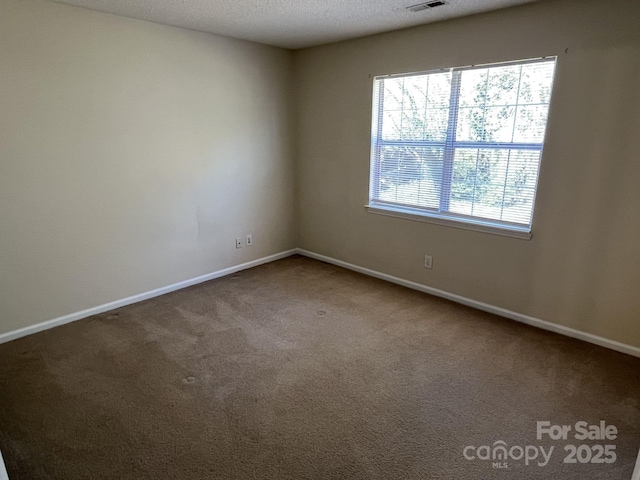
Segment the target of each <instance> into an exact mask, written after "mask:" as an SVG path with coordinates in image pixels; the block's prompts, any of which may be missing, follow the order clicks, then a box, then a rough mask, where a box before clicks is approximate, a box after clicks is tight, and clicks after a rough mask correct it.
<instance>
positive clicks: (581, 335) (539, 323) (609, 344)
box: [296, 248, 640, 480]
mask: <svg viewBox="0 0 640 480" xmlns="http://www.w3.org/2000/svg"><path fill="white" fill-rule="evenodd" d="M296 251H297V253H299V254H300V255H304V256H305V257H309V258H314V259H316V260H320V261H322V262H326V263H331V264H333V265H337V266H339V267H343V268H346V269H349V270H353V271H354V272H358V273H363V274H365V275H369V276H371V277H375V278H379V279H381V280H386V281H388V282H391V283H396V284H398V285H402V286H403V287H408V288H411V289H413V290H418V291H420V292H424V293H428V294H430V295H435V296H436V297H442V298H446V299H447V300H452V301H454V302H456V303H461V304H462V305H467V306H469V307H473V308H477V309H478V310H483V311H485V312H489V313H493V314H495V315H499V316H501V317H506V318H509V319H511V320H516V321H517V322H521V323H526V324H527V325H531V326H534V327H538V328H542V329H544V330H549V331H551V332H555V333H560V334H562V335H566V336H567V337H572V338H577V339H579V340H584V341H585V342H589V343H593V344H595V345H600V346H601V347H606V348H610V349H611V350H616V351H618V352H622V353H626V354H629V355H633V356H634V357H640V348H638V347H634V346H632V345H626V344H624V343H621V342H617V341H615V340H610V339H608V338H604V337H599V336H597V335H592V334H591V333H586V332H582V331H580V330H576V329H573V328H569V327H565V326H562V325H558V324H557V323H552V322H548V321H546V320H541V319H539V318H535V317H530V316H528V315H523V314H521V313H517V312H513V311H511V310H507V309H504V308H500V307H495V306H493V305H489V304H488V303H483V302H479V301H477V300H472V299H470V298H466V297H462V296H460V295H456V294H455V293H449V292H445V291H444V290H439V289H437V288H433V287H428V286H426V285H422V284H420V283H416V282H411V281H409V280H404V279H402V278H398V277H394V276H393V275H387V274H386V273H382V272H378V271H376V270H371V269H369V268H364V267H360V266H358V265H354V264H352V263H348V262H344V261H342V260H337V259H335V258H332V257H327V256H325V255H320V254H319V253H314V252H310V251H308V250H304V249H301V248H298V249H297V250H296ZM634 480H636V479H635V478H634ZM638 480H640V478H639V479H638Z"/></svg>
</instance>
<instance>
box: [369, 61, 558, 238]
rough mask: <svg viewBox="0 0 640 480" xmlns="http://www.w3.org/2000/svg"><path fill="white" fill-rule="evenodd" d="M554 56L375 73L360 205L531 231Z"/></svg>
mask: <svg viewBox="0 0 640 480" xmlns="http://www.w3.org/2000/svg"><path fill="white" fill-rule="evenodd" d="M555 63H556V61H555V58H551V59H549V58H545V59H539V60H529V61H521V62H514V63H506V64H505V63H503V64H496V65H484V66H479V67H465V68H452V69H449V70H440V71H435V72H428V73H413V74H403V75H390V76H384V77H376V78H375V80H374V94H373V126H372V154H371V187H370V202H369V207H372V208H377V209H383V210H384V209H387V210H390V211H395V212H400V213H407V214H412V215H422V216H425V217H432V218H436V219H445V220H453V221H455V222H463V223H466V224H476V225H483V226H489V227H491V228H496V229H506V230H512V231H516V232H530V231H531V221H532V216H533V207H534V202H535V194H536V188H537V183H538V171H539V167H540V159H541V155H542V148H543V143H544V135H545V129H546V124H547V115H548V111H549V102H550V99H551V88H552V83H553V74H554V70H555Z"/></svg>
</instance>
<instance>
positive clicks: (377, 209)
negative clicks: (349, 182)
mask: <svg viewBox="0 0 640 480" xmlns="http://www.w3.org/2000/svg"><path fill="white" fill-rule="evenodd" d="M551 60H553V61H554V62H556V65H557V57H555V56H550V57H541V58H536V59H529V60H518V61H511V62H502V63H491V64H483V65H472V66H467V67H455V68H450V69H438V70H429V71H424V72H413V73H402V74H392V75H379V76H375V77H374V78H373V86H374V88H373V89H372V90H373V95H372V100H373V102H372V124H371V125H372V127H371V157H370V176H369V203H368V204H367V205H365V208H366V209H367V211H368V212H370V213H375V214H379V215H386V216H392V217H399V218H405V219H408V220H416V221H422V222H428V223H434V224H438V225H446V226H452V227H457V228H462V229H466V230H475V231H480V232H486V233H492V234H497V235H504V236H509V237H515V238H521V239H526V240H529V239H531V236H532V233H531V229H532V224H533V214H534V211H535V202H536V194H537V190H538V179H539V175H540V165H541V164H542V153H543V148H544V143H545V141H544V139H543V141H542V142H540V143H521V142H469V141H457V140H456V139H455V132H456V127H457V120H458V113H459V112H458V105H459V101H460V95H459V92H460V83H461V76H462V72H463V71H465V70H471V69H482V68H490V67H503V66H508V65H527V64H533V63H541V62H549V61H551ZM444 71H450V72H451V95H450V102H449V112H450V113H449V121H448V126H447V134H446V139H445V140H444V141H411V140H384V139H383V138H382V132H381V130H382V122H380V121H379V116H380V115H381V114H382V108H383V105H384V103H383V101H382V97H381V95H382V92H381V90H382V89H381V88H378V89H377V88H375V86H376V81H377V80H380V79H386V78H394V77H404V78H406V77H409V76H414V75H429V74H435V73H442V72H444ZM551 86H552V89H551V90H552V92H553V78H552V81H551ZM376 95H377V96H378V98H376ZM549 105H551V99H550V100H549ZM547 124H548V119H547ZM393 145H397V146H403V145H411V146H414V145H416V146H433V147H439V148H443V149H444V164H443V177H444V176H448V177H449V178H451V177H452V175H453V159H454V153H455V151H456V149H459V148H469V149H474V148H482V149H512V150H534V151H537V152H539V154H540V162H539V164H538V171H537V173H536V186H535V190H534V195H533V199H532V202H533V204H532V212H531V221H530V223H529V225H523V224H520V223H511V222H506V221H502V220H498V221H493V220H490V219H486V218H481V217H477V216H472V215H464V214H458V213H454V212H450V211H449V202H450V198H451V196H450V193H451V182H450V181H447V182H443V183H442V189H441V191H440V205H439V208H438V209H429V208H426V207H418V206H414V205H405V204H397V203H385V202H383V201H376V200H374V199H375V198H379V196H380V195H379V183H378V182H377V179H378V178H379V175H378V173H377V172H376V171H375V169H376V166H377V163H376V149H377V148H379V147H381V146H393Z"/></svg>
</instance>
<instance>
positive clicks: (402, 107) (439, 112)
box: [381, 73, 451, 142]
mask: <svg viewBox="0 0 640 480" xmlns="http://www.w3.org/2000/svg"><path fill="white" fill-rule="evenodd" d="M383 83H384V90H383V105H382V116H381V121H382V126H381V133H382V139H383V140H387V141H436V142H444V141H445V139H446V135H447V124H448V119H449V96H450V92H451V74H450V73H443V74H431V75H412V76H408V77H406V78H390V79H385V80H383Z"/></svg>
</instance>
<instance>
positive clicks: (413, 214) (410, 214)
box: [364, 204, 532, 240]
mask: <svg viewBox="0 0 640 480" xmlns="http://www.w3.org/2000/svg"><path fill="white" fill-rule="evenodd" d="M364 207H365V208H366V209H367V211H368V212H369V213H374V214H376V215H385V216H388V217H397V218H404V219H406V220H413V221H417V222H426V223H433V224H436V225H443V226H446V227H454V228H461V229H464V230H473V231H476V232H482V233H490V234H492V235H502V236H504V237H512V238H519V239H521V240H531V235H532V234H531V231H530V230H529V229H528V228H526V227H522V228H519V227H508V226H503V225H498V224H494V223H491V222H485V221H481V220H472V219H467V218H464V219H460V218H457V217H455V216H453V215H452V216H442V215H431V214H429V213H428V212H424V211H422V210H413V209H411V208H401V207H392V206H389V205H375V204H371V205H365V206H364Z"/></svg>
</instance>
